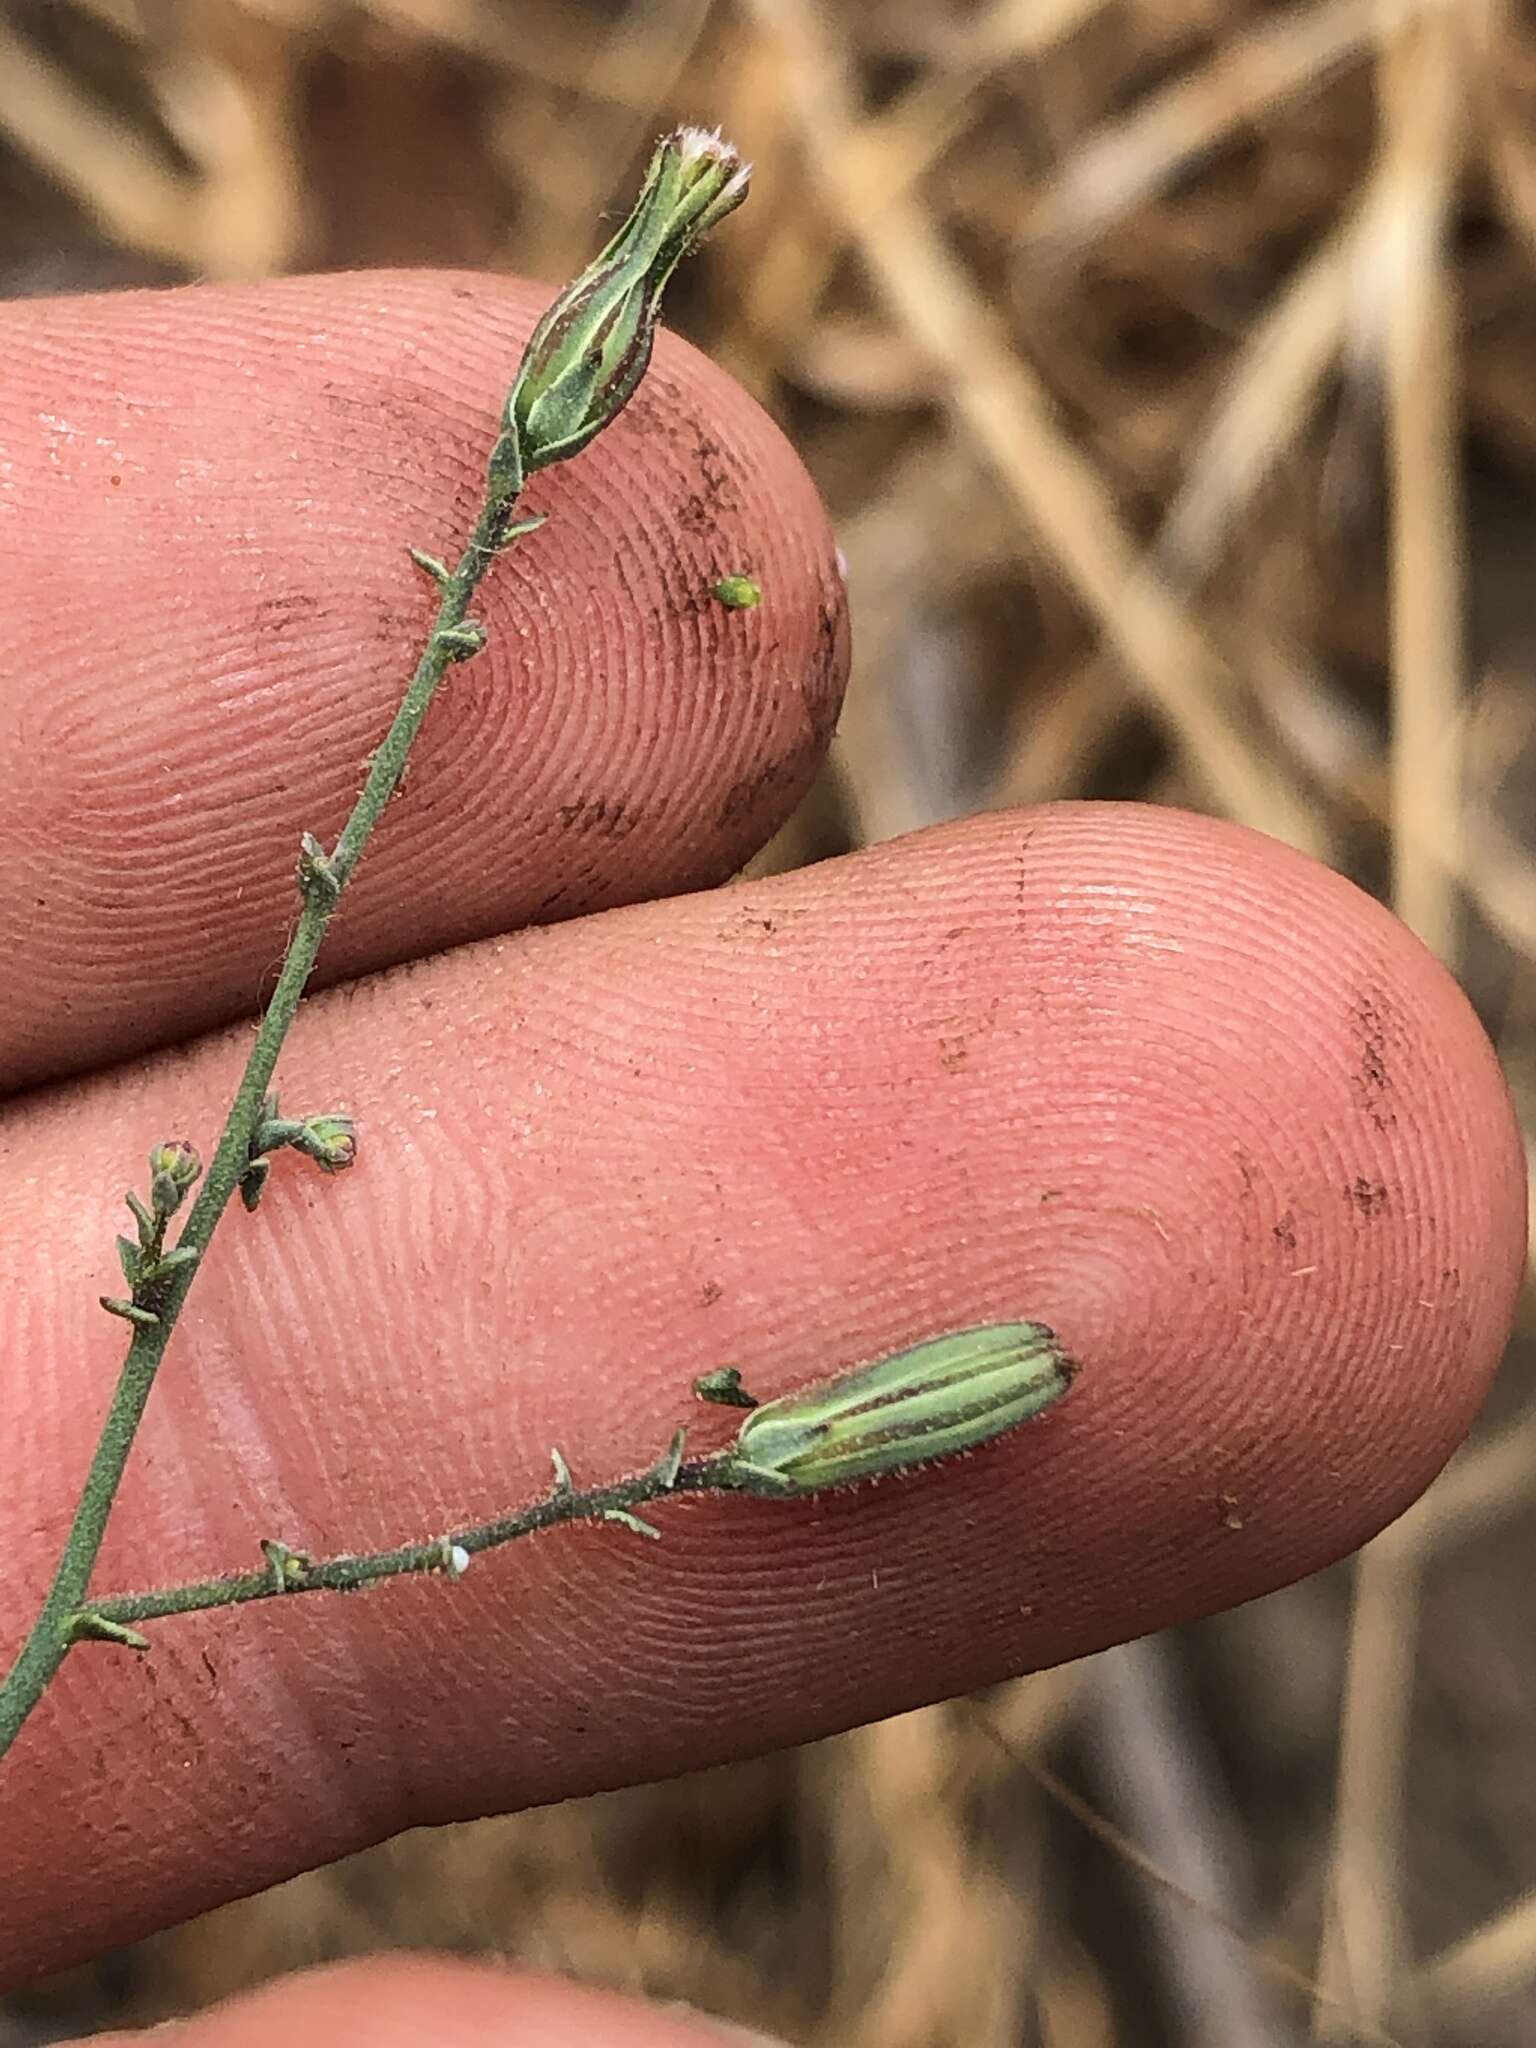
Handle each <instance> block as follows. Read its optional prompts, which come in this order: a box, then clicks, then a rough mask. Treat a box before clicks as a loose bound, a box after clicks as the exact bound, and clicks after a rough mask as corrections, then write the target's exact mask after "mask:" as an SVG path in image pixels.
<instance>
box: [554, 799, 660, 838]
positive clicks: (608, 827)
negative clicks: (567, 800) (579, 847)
mask: <svg viewBox="0 0 1536 2048" xmlns="http://www.w3.org/2000/svg"><path fill="white" fill-rule="evenodd" d="M643 816H644V811H643V810H642V808H641V806H640V805H639V804H636V803H632V802H630V801H629V800H628V799H626V798H624V797H601V796H599V797H590V798H587V799H585V800H584V801H582V802H580V803H574V804H561V805H560V806H559V807H558V809H557V810H556V812H555V817H556V819H557V821H558V822H559V826H560V830H561V831H562V832H574V833H579V834H582V835H583V836H592V837H595V838H598V839H623V838H625V837H627V835H628V834H629V833H631V832H633V831H634V829H635V827H636V826H637V825H638V824H639V823H640V821H641V818H642V817H643Z"/></svg>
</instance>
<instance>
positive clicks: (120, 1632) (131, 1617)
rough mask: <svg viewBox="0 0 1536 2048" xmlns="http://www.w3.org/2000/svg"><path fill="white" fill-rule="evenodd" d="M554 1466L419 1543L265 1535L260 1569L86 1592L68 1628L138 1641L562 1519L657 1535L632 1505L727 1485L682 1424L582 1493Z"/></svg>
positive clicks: (454, 1573) (405, 1570)
mask: <svg viewBox="0 0 1536 2048" xmlns="http://www.w3.org/2000/svg"><path fill="white" fill-rule="evenodd" d="M555 1471H556V1479H555V1484H554V1485H553V1486H552V1487H551V1488H550V1490H549V1492H548V1493H547V1494H544V1495H543V1496H541V1498H540V1499H538V1500H536V1501H533V1502H531V1503H530V1504H529V1505H528V1506H527V1507H525V1508H519V1509H517V1510H515V1511H514V1512H513V1513H511V1514H508V1515H502V1516H499V1517H498V1518H497V1519H496V1520H495V1521H491V1522H481V1523H478V1524H476V1525H475V1526H474V1527H472V1528H467V1529H459V1530H455V1531H453V1532H452V1533H450V1534H449V1535H447V1536H439V1537H433V1538H430V1539H428V1540H426V1541H422V1542H417V1543H402V1544H400V1545H399V1546H398V1547H397V1548H396V1549H394V1550H374V1551H368V1552H365V1553H363V1554H360V1555H351V1554H347V1555H343V1556H340V1557H328V1558H310V1557H306V1556H305V1555H304V1554H303V1553H302V1552H299V1551H293V1550H289V1549H288V1548H287V1546H286V1545H285V1544H281V1543H267V1544H264V1545H263V1550H264V1552H265V1555H266V1564H265V1566H264V1567H263V1569H262V1570H260V1571H251V1572H232V1573H230V1574H229V1575H228V1576H227V1577H224V1578H218V1579H201V1580H198V1581H196V1582H195V1583H194V1584H191V1585H186V1586H169V1587H166V1588H165V1589H164V1590H163V1591H160V1592H155V1593H123V1594H117V1595H114V1596H113V1597H112V1598H110V1599H106V1600H93V1601H92V1602H91V1604H90V1606H89V1608H88V1609H86V1610H83V1611H82V1612H81V1613H80V1614H79V1615H78V1616H76V1617H75V1618H74V1620H73V1624H72V1632H73V1633H74V1634H75V1635H76V1636H77V1637H91V1636H96V1637H105V1638H106V1639H108V1640H110V1641H115V1642H124V1641H126V1642H129V1643H130V1644H131V1645H132V1646H133V1647H142V1646H143V1644H142V1639H139V1641H138V1642H137V1643H135V1642H134V1632H135V1631H136V1629H137V1626H138V1624H140V1623H141V1622H146V1621H161V1620H163V1619H164V1618H165V1617H166V1616H167V1615H172V1614H196V1613H198V1612H200V1611H201V1610H203V1609H205V1608H209V1607H240V1606H244V1605H245V1604H246V1603H247V1602H248V1601H251V1600H275V1599H281V1598H283V1597H284V1596H285V1595H288V1594H292V1593H355V1592H360V1591H361V1590H362V1589H363V1588H364V1587H365V1586H376V1585H378V1584H379V1583H380V1582H381V1581H383V1580H386V1579H398V1578H405V1577H407V1576H409V1575H411V1574H413V1573H419V1572H439V1573H445V1574H446V1575H447V1576H448V1577H450V1578H457V1577H459V1576H461V1574H462V1573H463V1572H464V1570H465V1569H466V1568H467V1566H468V1562H469V1560H470V1559H471V1558H472V1557H476V1556H478V1555H479V1554H480V1552H481V1551H484V1550H498V1549H500V1548H501V1546H502V1545H503V1544H507V1543H513V1542H515V1541H516V1540H517V1538H518V1537H520V1536H535V1535H537V1534H538V1533H539V1532H540V1530H543V1529H554V1528H557V1527H558V1526H559V1525H560V1524H561V1523H562V1522H617V1523H619V1524H620V1525H621V1526H622V1527H624V1528H627V1529H631V1530H633V1531H635V1532H636V1533H637V1534H640V1535H647V1536H654V1535H656V1534H657V1533H658V1532H657V1531H656V1530H654V1529H652V1528H651V1527H650V1525H649V1523H647V1522H643V1521H642V1520H641V1519H640V1517H639V1515H638V1514H637V1512H636V1510H637V1509H639V1508H643V1507H647V1506H649V1505H650V1503H651V1502H652V1501H658V1500H664V1499H666V1498H668V1497H669V1496H670V1495H672V1494H675V1493H714V1492H721V1491H725V1490H727V1488H728V1480H727V1476H726V1472H725V1465H724V1460H723V1459H722V1458H719V1457H716V1458H701V1459H698V1460H695V1461H694V1462H692V1463H689V1464H684V1463H682V1432H681V1431H679V1433H678V1435H677V1436H676V1437H674V1439H673V1441H672V1444H671V1446H670V1447H669V1449H668V1450H667V1451H666V1452H665V1453H664V1454H663V1455H662V1457H660V1458H659V1459H658V1460H657V1461H656V1463H655V1464H654V1465H651V1466H649V1467H648V1468H647V1469H646V1470H645V1471H644V1472H638V1473H636V1474H634V1475H633V1476H632V1477H631V1478H628V1479H616V1480H613V1481H611V1482H610V1483H609V1484H608V1485H606V1486H597V1487H593V1488H592V1489H591V1490H590V1491H588V1492H582V1491H580V1490H579V1489H577V1488H576V1487H574V1486H573V1485H572V1484H571V1481H570V1474H569V1472H568V1471H567V1470H566V1467H565V1463H564V1460H563V1459H561V1458H559V1457H558V1456H557V1457H556V1460H555Z"/></svg>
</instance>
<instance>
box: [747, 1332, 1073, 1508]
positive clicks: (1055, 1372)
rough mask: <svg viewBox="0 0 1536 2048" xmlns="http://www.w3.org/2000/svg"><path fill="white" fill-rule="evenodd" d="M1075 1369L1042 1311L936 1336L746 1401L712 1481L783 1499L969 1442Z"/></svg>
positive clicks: (1024, 1413) (1031, 1407)
mask: <svg viewBox="0 0 1536 2048" xmlns="http://www.w3.org/2000/svg"><path fill="white" fill-rule="evenodd" d="M1076 1372H1077V1366H1076V1365H1075V1363H1074V1362H1073V1361H1072V1360H1071V1359H1070V1358H1068V1357H1067V1355H1066V1353H1065V1352H1064V1351H1063V1350H1062V1348H1061V1346H1060V1344H1058V1342H1057V1341H1056V1336H1055V1333H1054V1331H1052V1330H1049V1329H1048V1328H1047V1327H1046V1325H1045V1324H1044V1323H988V1324H985V1325H983V1326H982V1327H981V1328H980V1329H974V1330H958V1331H955V1332H953V1333H952V1334H950V1335H949V1336H945V1337H935V1338H932V1339H931V1340H930V1341H929V1342H928V1343H926V1344H918V1345H915V1346H914V1347H913V1349H912V1350H910V1351H899V1352H897V1353H896V1354H895V1355H894V1356H893V1357H890V1358H881V1359H877V1360H876V1361H875V1363H874V1364H873V1365H865V1366H860V1367H859V1368H858V1370H857V1371H855V1372H850V1373H844V1374H842V1375H841V1376H840V1377H839V1378H837V1379H834V1380H830V1381H828V1382H826V1383H825V1384H824V1385H822V1386H819V1387H811V1388H808V1389H807V1390H806V1391H805V1392H804V1393H800V1394H788V1395H786V1396H785V1397H784V1398H783V1399H782V1400H779V1401H768V1402H765V1403H764V1405H763V1406H762V1407H761V1408H755V1409H754V1410H753V1411H752V1413H751V1414H750V1415H749V1416H748V1417H747V1419H746V1421H745V1422H744V1423H743V1424H742V1425H741V1428H740V1430H739V1431H738V1432H737V1437H736V1442H735V1445H734V1447H733V1448H732V1450H731V1451H730V1452H729V1453H727V1455H726V1457H725V1459H724V1460H723V1461H722V1467H721V1483H722V1484H723V1485H725V1486H728V1487H734V1488H736V1489H738V1490H739V1491H741V1492H743V1493H758V1494H765V1495H768V1496H770V1497H772V1498H774V1499H782V1498H784V1497H787V1496H791V1495H803V1494H810V1493H820V1492H822V1491H823V1490H824V1489H825V1488H827V1487H830V1486H848V1485H851V1484H852V1483H853V1482H854V1481H855V1480H859V1479H873V1478H875V1477H876V1476H877V1475H878V1474H880V1473H882V1472H902V1471H906V1470H908V1469H909V1468H910V1467H912V1466H914V1465H925V1464H927V1463H928V1462H929V1460H930V1459H933V1458H947V1457H950V1456H952V1455H953V1454H954V1453H955V1452H957V1451H969V1450H974V1449H975V1447H976V1446H977V1445H978V1444H984V1443H988V1442H990V1441H991V1439H992V1438H993V1437H995V1436H1001V1435H1002V1434H1003V1432H1004V1431H1005V1430H1009V1429H1012V1428H1014V1427H1015V1426H1016V1425H1017V1424H1018V1423H1021V1422H1027V1421H1028V1420H1029V1419H1030V1417H1031V1416H1033V1415H1038V1414H1039V1413H1040V1411H1041V1410H1042V1409H1044V1408H1049V1407H1050V1405H1051V1404H1052V1402H1053V1401H1059V1400H1060V1399H1061V1397H1062V1395H1063V1394H1064V1393H1065V1392H1066V1391H1067V1389H1068V1387H1070V1386H1071V1384H1072V1381H1073V1378H1074V1377H1075V1375H1076Z"/></svg>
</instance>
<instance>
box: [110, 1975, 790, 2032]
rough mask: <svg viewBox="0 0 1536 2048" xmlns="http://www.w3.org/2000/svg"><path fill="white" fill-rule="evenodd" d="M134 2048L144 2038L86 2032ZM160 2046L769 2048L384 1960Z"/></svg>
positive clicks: (228, 2008) (207, 2023)
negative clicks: (276, 2043) (280, 2043)
mask: <svg viewBox="0 0 1536 2048" xmlns="http://www.w3.org/2000/svg"><path fill="white" fill-rule="evenodd" d="M94 2038H95V2039H96V2042H97V2044H98V2048H133V2044H134V2043H135V2042H140V2041H143V2040H145V2039H146V2038H147V2037H146V2036H145V2035H143V2034H138V2033H132V2034H107V2035H97V2036H95V2037H94ZM154 2039H155V2042H156V2043H157V2048H158V2044H161V2043H163V2044H164V2048H271V2044H272V2042H273V2041H282V2042H284V2043H286V2044H287V2048H773V2043H772V2042H771V2041H769V2040H767V2039H766V2038H765V2037H763V2036H760V2035H758V2034H744V2033H742V2032H741V2031H740V2029H739V2028H736V2027H729V2026H726V2025H724V2024H723V2023H717V2022H715V2021H712V2020H708V2019H705V2018H704V2017H703V2016H702V2015H699V2014H693V2013H685V2012H683V2011H681V2010H679V2009H678V2008H677V2007H675V2006H674V2007H670V2008H666V2009H663V2008H661V2007H659V2006H652V2005H643V2004H640V2003H639V2002H637V2001H636V2000H633V1999H628V1998H617V1997H614V1996H612V1995H610V1994H609V1993H607V1992H603V1991H591V1990H588V1989H586V1988H585V1987H584V1986H582V1985H579V1984H566V1983H560V1982H558V1981H555V1980H552V1979H550V1978H546V1977H531V1976H524V1975H522V1974H517V1975H514V1974H513V1973H512V1972H511V1971H509V1970H501V1969H494V1968H491V1967H489V1966H487V1965H485V1964H480V1963H466V1962H445V1961H441V1960H439V1959H437V1958H430V1957H426V1956H388V1957H378V1958H373V1959H370V1960H369V1961H367V1962H361V1963H343V1964H339V1965H335V1966H333V1967H331V1968H329V1969H324V1970H308V1971H305V1972H303V1973H302V1974H301V1975H299V1976H294V1977H284V1978H281V1979H279V1980H278V1981H277V1982H276V1983H274V1984H269V1985H265V1986H264V1987H263V1988H262V1989H261V1990H259V1991H257V1992H254V1993H252V1994H251V1995H250V1996H248V1997H245V1998H237V1999H234V2000H232V2001H230V2002H229V2003H228V2004H226V2005H221V2006H219V2007H218V2008H217V2009H216V2010H214V2011H212V2012H207V2013H200V2014H199V2015H198V2016H197V2017H196V2018H194V2019H189V2020H185V2021H182V2022H180V2023H178V2024H176V2025H173V2026H168V2027H164V2028H156V2029H155V2030H154Z"/></svg>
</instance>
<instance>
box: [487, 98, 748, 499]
mask: <svg viewBox="0 0 1536 2048" xmlns="http://www.w3.org/2000/svg"><path fill="white" fill-rule="evenodd" d="M749 175H750V167H749V166H748V165H746V164H744V163H742V161H741V159H740V157H739V156H738V155H737V154H736V151H735V150H734V149H732V148H731V146H730V144H729V143H726V142H722V141H721V140H720V137H719V136H718V135H717V134H711V133H710V132H709V131H708V130H706V129H702V128H679V129H676V130H675V131H674V132H673V133H672V134H671V135H666V136H663V137H662V139H661V141H660V142H659V143H658V144H657V147H656V153H655V155H654V156H653V157H652V158H651V167H650V169H649V171H648V172H647V173H646V179H645V184H644V186H643V187H642V188H641V192H640V197H639V198H638V199H637V200H636V201H635V207H634V211H633V212H632V213H631V214H630V216H629V219H628V220H627V221H625V223H624V225H623V227H621V228H620V229H619V232H618V233H617V234H616V235H615V236H614V238H613V240H612V241H611V242H610V243H609V244H608V246H607V248H606V249H604V250H603V252H602V254H601V255H600V256H598V257H597V258H596V259H595V261H593V262H592V263H591V264H590V265H589V266H588V267H587V269H586V270H584V271H583V272H582V274H581V276H580V277H578V278H577V279H576V281H575V283H574V284H571V285H568V286H567V287H566V289H565V290H564V291H563V292H562V293H561V294H560V296H559V298H558V299H556V301H555V303H554V304H553V305H552V306H551V307H550V309H549V311H548V312H547V313H546V314H545V315H544V317H543V319H542V320H541V321H540V322H539V324H538V326H537V327H536V328H535V329H534V331H533V336H532V338H531V340H530V341H529V343H528V347H527V349H526V351H525V352H524V355H523V361H522V366H521V368H520V369H519V371H518V374H517V381H516V383H515V384H514V385H513V387H512V393H511V396H510V398H509V399H508V401H507V435H506V437H505V438H506V439H507V440H510V442H511V443H512V446H511V447H510V448H505V449H499V450H498V457H499V459H500V461H501V464H502V466H503V468H504V470H505V479H504V480H505V482H506V484H508V485H509V486H510V487H511V488H512V489H513V490H515V489H517V488H519V487H520V486H521V483H522V480H523V479H524V478H525V477H528V476H531V475H532V474H533V472H534V471H535V470H536V469H543V468H545V467H546V466H547V465H548V464H549V463H551V462H563V461H564V460H565V459H566V457H567V456H570V455H575V454H577V453H578V452H579V451H580V450H581V449H583V448H585V447H586V445H587V443H588V442H589V441H590V440H592V438H593V437H594V436H595V435H596V434H598V433H599V432H600V431H601V430H602V429H603V428H604V427H605V426H607V424H608V422H609V421H610V420H612V419H614V418H615V417H616V416H617V415H618V413H619V412H621V411H622V410H623V408H624V406H625V405H627V404H628V402H629V400H630V398H631V397H632V396H633V395H634V391H635V387H636V386H637V385H638V384H639V382H640V379H641V378H642V377H643V376H644V374H645V368H646V364H647V363H648V362H649V361H650V357H651V344H652V341H653V340H654V339H655V334H656V323H657V320H658V318H659V317H660V312H661V294H662V290H663V288H664V287H665V285H666V282H667V280H668V278H669V277H671V275H672V273H673V271H674V270H675V269H676V268H677V266H678V264H679V263H680V262H681V261H682V259H683V257H684V256H686V255H687V254H688V252H689V250H690V249H692V248H693V247H694V246H695V245H696V244H697V243H698V242H699V241H700V240H701V239H702V237H703V236H704V235H705V234H706V233H707V232H708V231H709V229H710V228H712V227H713V226H714V225H715V223H716V222H717V221H720V220H723V219H724V218H725V216H726V215H727V214H728V213H729V212H730V211H731V210H732V208H733V207H736V206H739V205H740V204H741V202H742V200H743V199H745V198H746V196H747V179H748V177H749Z"/></svg>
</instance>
